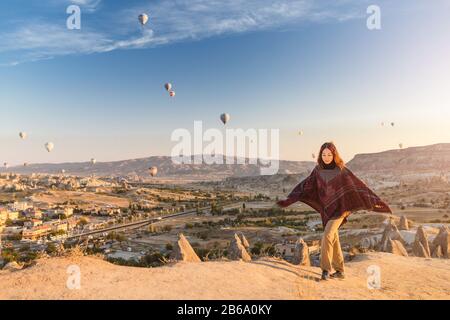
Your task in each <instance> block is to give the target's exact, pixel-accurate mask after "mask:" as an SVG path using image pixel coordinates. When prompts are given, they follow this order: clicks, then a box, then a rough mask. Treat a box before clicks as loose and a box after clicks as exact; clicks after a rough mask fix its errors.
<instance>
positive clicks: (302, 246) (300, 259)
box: [293, 238, 311, 266]
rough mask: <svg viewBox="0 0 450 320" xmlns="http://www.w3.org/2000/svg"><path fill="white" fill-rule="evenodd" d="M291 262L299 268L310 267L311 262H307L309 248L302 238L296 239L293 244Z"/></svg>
mask: <svg viewBox="0 0 450 320" xmlns="http://www.w3.org/2000/svg"><path fill="white" fill-rule="evenodd" d="M293 262H294V264H298V265H301V266H310V265H311V261H310V260H309V248H308V245H307V244H306V242H305V241H304V240H303V239H302V238H300V239H298V240H297V242H296V243H295V247H294V259H293Z"/></svg>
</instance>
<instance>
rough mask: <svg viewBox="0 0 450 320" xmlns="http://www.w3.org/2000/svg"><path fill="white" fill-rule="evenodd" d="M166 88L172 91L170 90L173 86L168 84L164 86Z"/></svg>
mask: <svg viewBox="0 0 450 320" xmlns="http://www.w3.org/2000/svg"><path fill="white" fill-rule="evenodd" d="M164 88H166V90H167V91H170V89H172V84H171V83H169V82H168V83H166V84H165V85H164Z"/></svg>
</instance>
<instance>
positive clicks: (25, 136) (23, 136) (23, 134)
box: [19, 132, 27, 139]
mask: <svg viewBox="0 0 450 320" xmlns="http://www.w3.org/2000/svg"><path fill="white" fill-rule="evenodd" d="M19 137H20V139H26V138H27V133H26V132H19Z"/></svg>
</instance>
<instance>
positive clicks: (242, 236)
mask: <svg viewBox="0 0 450 320" xmlns="http://www.w3.org/2000/svg"><path fill="white" fill-rule="evenodd" d="M239 239H240V240H241V243H242V245H243V246H244V248H245V249H247V250H248V248H250V244H249V243H248V241H247V238H246V237H245V236H244V234H243V233H242V232H241V233H239Z"/></svg>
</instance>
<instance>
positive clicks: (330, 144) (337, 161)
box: [317, 141, 345, 170]
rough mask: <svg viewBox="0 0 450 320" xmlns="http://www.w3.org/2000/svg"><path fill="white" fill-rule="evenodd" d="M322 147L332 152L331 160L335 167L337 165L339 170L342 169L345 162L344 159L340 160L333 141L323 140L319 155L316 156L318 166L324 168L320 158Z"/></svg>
mask: <svg viewBox="0 0 450 320" xmlns="http://www.w3.org/2000/svg"><path fill="white" fill-rule="evenodd" d="M324 149H329V150H330V151H331V153H332V154H333V161H334V163H335V164H336V166H337V167H339V168H340V169H341V170H342V169H344V167H345V163H344V160H342V158H341V156H340V155H339V152H338V151H337V148H336V146H335V145H334V143H333V141H331V142H325V143H324V144H323V145H322V146H321V147H320V151H319V155H318V157H317V164H318V165H319V167H320V168H322V169H324V168H325V162H323V160H322V152H323V150H324Z"/></svg>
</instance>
